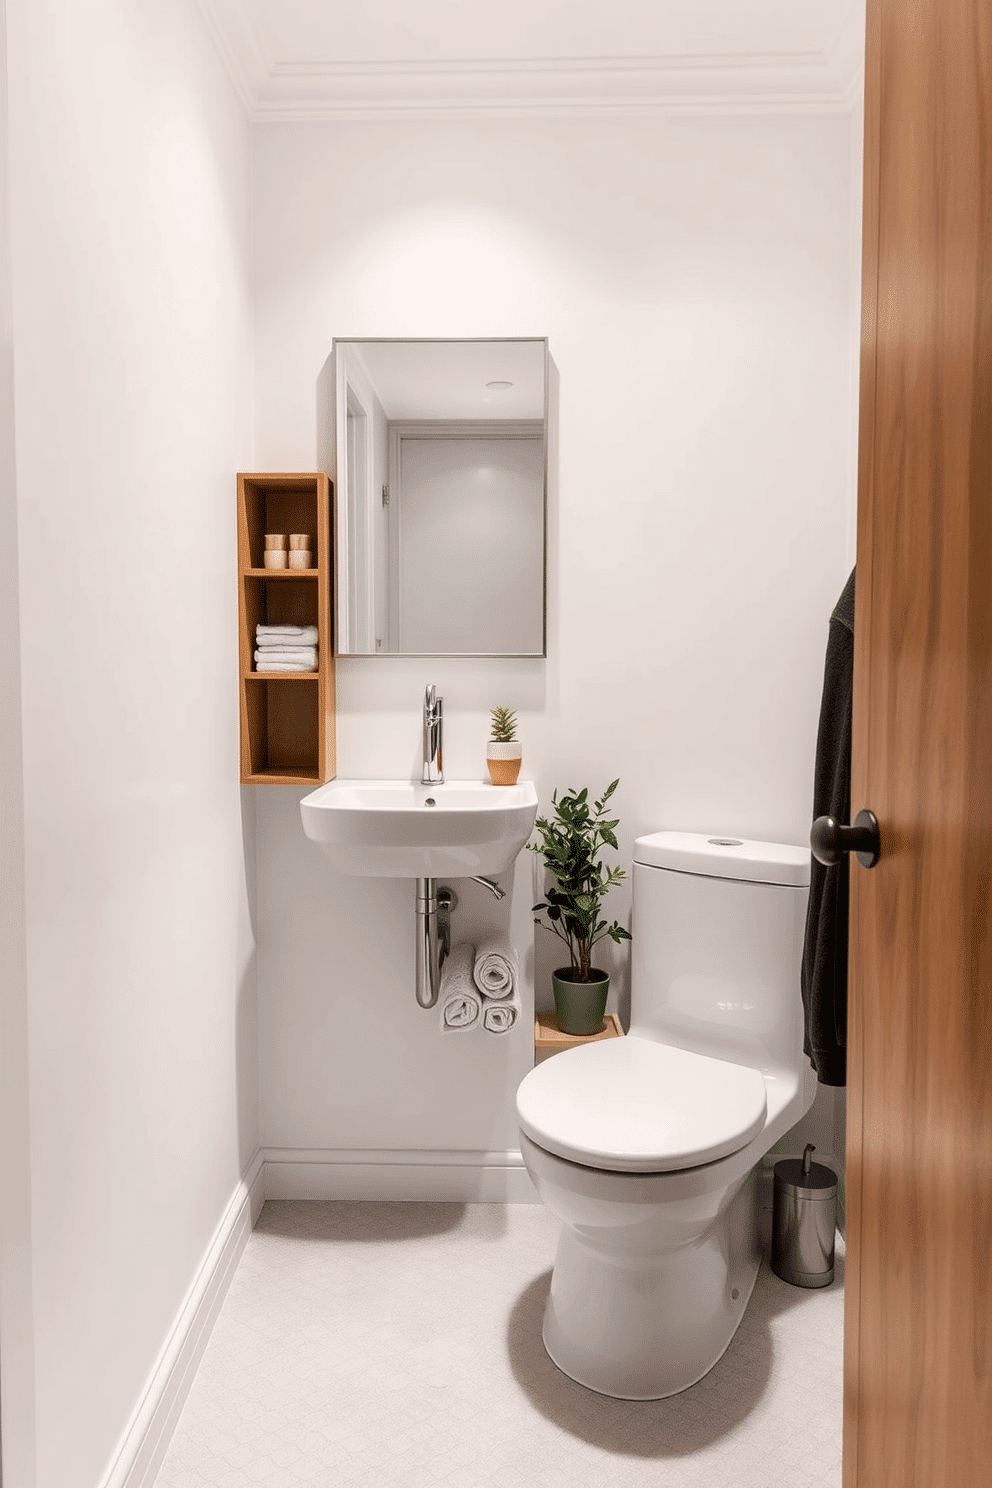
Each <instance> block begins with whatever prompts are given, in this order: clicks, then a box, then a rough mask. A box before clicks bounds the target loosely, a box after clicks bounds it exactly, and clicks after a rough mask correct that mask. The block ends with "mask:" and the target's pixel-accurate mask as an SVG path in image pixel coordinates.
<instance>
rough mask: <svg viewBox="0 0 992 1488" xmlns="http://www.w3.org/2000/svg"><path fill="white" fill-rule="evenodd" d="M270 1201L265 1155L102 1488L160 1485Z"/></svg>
mask: <svg viewBox="0 0 992 1488" xmlns="http://www.w3.org/2000/svg"><path fill="white" fill-rule="evenodd" d="M264 1202H265V1163H264V1160H263V1156H262V1153H261V1151H259V1152H256V1154H255V1156H254V1158H253V1159H252V1162H251V1164H250V1166H249V1168H248V1172H247V1173H246V1174H245V1177H244V1178H243V1179H242V1181H241V1182H240V1183H239V1184H238V1186H237V1188H236V1189H235V1190H234V1193H233V1195H232V1196H231V1200H230V1202H229V1204H228V1206H227V1208H226V1209H225V1211H224V1214H223V1217H222V1218H221V1221H220V1224H219V1225H218V1226H217V1229H216V1230H215V1232H214V1237H213V1239H212V1240H211V1242H210V1245H209V1246H208V1248H207V1252H206V1255H205V1256H204V1257H203V1260H202V1261H201V1262H200V1266H199V1269H198V1271H197V1273H196V1276H195V1277H194V1279H193V1283H192V1285H191V1287H190V1289H189V1291H188V1292H187V1294H186V1297H185V1300H184V1301H183V1304H182V1306H181V1308H180V1309H179V1313H178V1316H177V1317H176V1320H175V1322H174V1323H173V1325H172V1328H171V1330H170V1333H169V1336H168V1338H167V1339H166V1341H165V1343H164V1344H163V1346H162V1351H161V1353H160V1354H159V1357H158V1360H157V1362H156V1364H155V1367H154V1369H153V1370H152V1373H151V1376H150V1378H149V1380H148V1383H147V1385H146V1386H145V1391H144V1394H143V1395H142V1397H141V1399H140V1401H139V1402H138V1405H137V1407H136V1409H135V1411H134V1414H133V1416H132V1417H131V1420H130V1422H129V1423H128V1426H127V1429H126V1430H125V1432H124V1435H123V1437H122V1438H121V1443H120V1446H119V1447H118V1449H117V1452H116V1454H115V1456H114V1460H113V1462H112V1463H111V1465H110V1468H109V1470H108V1472H107V1475H106V1477H105V1478H104V1480H103V1484H102V1488H150V1485H151V1484H152V1483H153V1482H154V1480H155V1475H156V1473H157V1472H158V1469H159V1467H160V1466H161V1464H162V1459H163V1457H164V1456H165V1453H166V1449H167V1448H168V1445H169V1440H170V1438H171V1436H172V1432H173V1430H174V1429H175V1425H176V1421H177V1420H178V1419H179V1413H180V1411H181V1410H182V1408H183V1405H184V1403H185V1400H186V1396H187V1394H188V1393H189V1388H190V1385H191V1384H192V1382H193V1376H194V1375H195V1373H196V1368H197V1365H198V1364H199V1362H200V1358H201V1356H202V1354H203V1350H204V1349H205V1348H206V1346H207V1340H208V1339H209V1337H210V1330H211V1329H212V1327H213V1325H214V1321H215V1319H216V1317H217V1314H218V1312H219V1311H220V1308H221V1304H222V1303H223V1301H224V1298H225V1296H226V1295H227V1289H228V1287H229V1286H230V1284H231V1278H232V1277H233V1275H234V1273H235V1271H236V1270H237V1266H238V1261H239V1260H240V1259H241V1252H242V1251H243V1250H244V1248H245V1245H246V1244H247V1241H248V1236H249V1235H250V1234H251V1231H252V1228H253V1226H254V1224H255V1221H256V1220H257V1219H258V1215H259V1213H260V1212H261V1208H262V1205H263V1203H264Z"/></svg>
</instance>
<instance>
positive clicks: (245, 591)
mask: <svg viewBox="0 0 992 1488" xmlns="http://www.w3.org/2000/svg"><path fill="white" fill-rule="evenodd" d="M330 511H331V487H330V481H329V480H328V478H327V476H326V475H323V474H322V473H320V472H317V473H316V474H307V475H251V474H242V475H239V476H238V633H239V653H240V667H241V678H240V693H241V782H242V784H243V785H321V784H323V782H324V781H325V780H331V779H332V778H333V776H334V773H335V768H336V766H335V732H334V643H333V637H332V635H331V575H332V573H333V566H332V561H331V559H332V554H331V518H330ZM266 532H285V533H287V534H288V533H291V532H307V533H309V534H310V538H311V550H312V552H313V563H314V566H313V567H312V568H303V569H285V570H283V569H268V568H265V567H264V563H263V557H262V555H263V553H264V552H265V534H266ZM258 624H263V625H316V627H317V670H316V671H315V672H256V671H255V670H254V667H255V661H254V654H255V627H256V625H258Z"/></svg>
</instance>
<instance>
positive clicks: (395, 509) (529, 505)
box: [334, 339, 547, 656]
mask: <svg viewBox="0 0 992 1488" xmlns="http://www.w3.org/2000/svg"><path fill="white" fill-rule="evenodd" d="M334 374H335V395H336V409H335V414H336V416H335V444H336V461H335V464H336V478H335V487H336V498H335V500H336V524H337V534H336V536H337V554H338V556H337V572H336V582H337V596H338V602H337V650H338V652H339V653H340V654H342V655H345V656H384V655H391V656H452V655H454V656H457V655H463V656H543V655H544V654H545V601H544V590H545V568H544V563H545V493H546V464H547V460H546V428H547V420H546V386H547V342H546V341H545V340H543V339H541V340H536V339H535V340H513V341H500V340H490V341H335V343H334Z"/></svg>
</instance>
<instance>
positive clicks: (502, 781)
mask: <svg viewBox="0 0 992 1488" xmlns="http://www.w3.org/2000/svg"><path fill="white" fill-rule="evenodd" d="M522 763H523V758H522V751H521V748H520V745H519V744H518V743H516V742H514V743H512V744H495V743H494V742H493V741H492V740H490V741H489V743H488V744H487V745H486V764H487V765H488V766H489V779H490V780H491V781H492V783H493V785H516V783H517V776H518V775H519V774H520V766H521V764H522Z"/></svg>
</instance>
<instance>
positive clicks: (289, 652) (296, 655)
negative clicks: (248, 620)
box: [255, 625, 317, 672]
mask: <svg viewBox="0 0 992 1488" xmlns="http://www.w3.org/2000/svg"><path fill="white" fill-rule="evenodd" d="M255 670H256V672H315V671H316V670H317V627H316V625H256V626H255Z"/></svg>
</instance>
